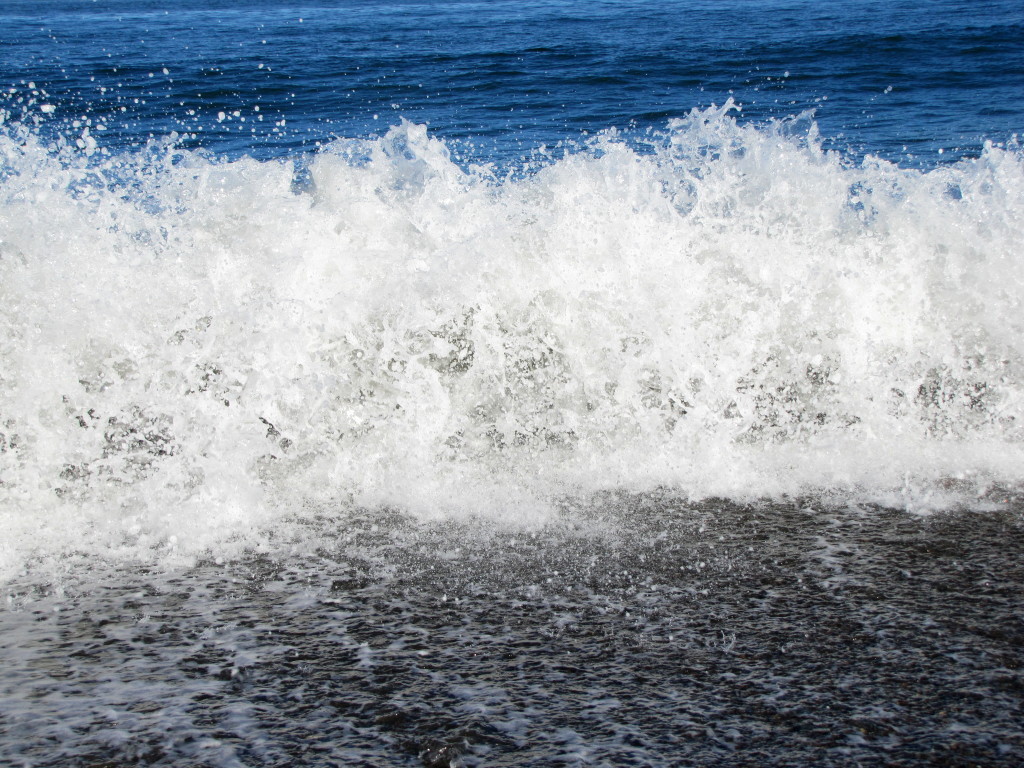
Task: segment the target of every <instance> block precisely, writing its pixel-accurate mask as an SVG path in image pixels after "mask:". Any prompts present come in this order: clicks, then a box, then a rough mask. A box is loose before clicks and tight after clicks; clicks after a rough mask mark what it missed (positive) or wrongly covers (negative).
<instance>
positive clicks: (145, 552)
mask: <svg viewBox="0 0 1024 768" xmlns="http://www.w3.org/2000/svg"><path fill="white" fill-rule="evenodd" d="M46 112H47V110H46V109H45V107H44V108H43V109H42V110H41V113H40V115H41V119H45V117H46ZM736 113H737V108H736V105H735V104H733V103H732V102H731V101H730V102H727V103H726V104H725V105H724V106H722V107H714V108H708V109H704V110H701V109H694V110H693V111H692V112H691V113H690V114H689V115H688V116H686V117H684V118H681V119H675V120H672V121H670V122H669V123H668V124H667V125H666V126H665V127H664V129H661V130H650V131H647V132H646V133H645V134H643V135H641V136H639V137H637V136H631V137H629V138H628V140H627V139H626V138H624V137H622V136H620V135H619V134H618V133H617V132H616V131H614V130H609V131H605V132H602V133H600V134H599V135H597V136H596V137H593V138H591V139H589V140H587V141H586V142H584V143H583V144H581V145H578V146H576V147H573V148H572V149H571V150H570V149H568V148H563V149H561V150H547V151H545V152H544V153H541V154H539V155H537V156H535V158H534V159H533V160H532V161H531V162H530V163H529V164H527V165H525V166H523V167H522V168H520V169H518V170H514V171H508V170H500V169H498V168H496V167H494V166H489V165H477V164H470V165H468V166H467V165H460V164H458V163H456V162H455V161H453V159H452V158H451V156H450V152H449V148H448V147H447V146H446V144H445V143H444V142H443V141H441V140H439V139H437V138H434V137H432V136H431V135H430V132H429V131H428V130H427V127H426V126H424V125H417V124H414V123H410V122H407V121H403V122H401V123H400V124H396V125H394V126H393V127H391V128H390V129H388V130H387V131H386V133H383V134H382V135H379V136H377V137H371V138H362V139H339V140H336V141H334V142H332V143H330V144H328V145H326V146H324V147H323V148H322V149H321V150H320V151H318V152H317V153H315V154H314V155H312V156H308V157H304V158H300V159H278V160H265V161H257V160H254V159H251V158H247V157H241V158H239V159H233V160H229V159H224V158H223V157H217V156H215V155H211V154H209V153H206V152H203V151H201V150H187V149H183V148H181V147H180V146H179V145H178V143H176V138H177V137H176V136H175V135H171V136H169V137H167V138H165V139H160V140H153V141H151V142H150V143H149V144H148V145H147V146H146V147H145V148H143V149H140V150H137V151H120V152H117V151H108V150H106V149H102V148H100V149H98V148H97V145H96V141H95V140H93V139H91V136H90V134H89V129H88V127H86V128H85V129H84V130H82V131H81V133H80V134H79V133H78V132H76V133H75V135H73V136H72V137H71V140H68V139H64V138H61V139H59V140H56V141H54V140H47V139H44V138H43V137H41V136H40V132H39V130H38V127H36V126H32V123H31V122H30V121H27V120H11V119H8V121H7V122H6V124H5V125H4V126H3V133H2V135H0V159H2V161H0V270H2V277H0V286H2V287H0V290H2V298H0V313H2V316H3V320H2V339H0V360H2V363H0V366H2V367H0V370H2V378H0V417H2V418H0V421H2V432H3V435H2V439H0V446H2V450H0V477H2V482H0V516H2V527H3V529H4V530H5V531H6V535H5V536H4V537H3V542H2V544H0V547H2V559H0V573H2V575H3V576H4V577H5V578H9V577H11V576H13V575H16V574H19V573H24V572H25V569H26V568H30V567H32V566H31V564H32V563H38V562H40V561H48V560H52V559H53V558H60V557H64V556H67V555H71V554H75V555H78V554H86V555H90V556H91V555H95V556H99V557H103V558H108V557H113V558H123V557H127V558H129V559H137V560H141V561H145V562H151V561H173V562H188V561H190V560H194V559H195V558H196V557H197V556H200V555H202V554H204V553H207V554H208V553H209V552H211V551H214V552H218V553H224V552H228V551H231V552H241V551H244V550H245V549H247V548H249V549H251V548H256V549H259V548H261V547H263V548H266V547H268V546H271V545H270V544H269V541H270V537H271V536H272V532H273V531H274V530H275V529H281V530H284V529H285V528H288V527H289V526H294V524H296V523H301V522H302V521H303V520H306V519H308V518H310V517H311V516H318V515H322V514H324V513H325V510H332V511H331V512H329V514H340V515H343V514H344V510H352V509H365V508H389V509H399V510H402V511H404V512H407V513H409V514H411V515H413V516H414V517H416V518H417V519H425V520H437V519H443V518H452V517H454V518H465V517H476V518H486V519H488V520H490V521H492V522H493V523H495V524H499V525H506V524H508V525H513V526H519V525H527V526H536V525H543V524H544V522H545V521H550V520H551V519H553V518H554V517H558V516H559V515H561V514H563V513H564V511H565V509H566V508H567V506H569V507H571V506H572V505H573V504H574V503H578V502H579V501H580V500H585V499H587V498H588V497H591V496H593V495H594V494H597V493H600V492H605V491H627V492H634V493H640V492H644V491H653V490H666V489H667V490H670V491H671V492H673V493H674V494H677V495H678V496H680V497H682V498H686V499H691V500H695V501H696V500H701V499H707V498H712V497H722V498H728V499H732V500H734V501H747V500H753V499H758V498H776V499H779V498H787V497H798V496H807V495H812V496H822V497H826V498H829V499H832V500H833V501H834V500H837V499H838V500H841V501H843V502H851V503H858V502H863V503H881V504H884V505H887V506H896V507H900V508H905V509H909V510H913V511H927V510H935V509H949V508H955V507H964V506H966V507H969V508H972V509H989V508H993V507H995V506H997V505H999V504H1001V503H1002V502H1004V501H1005V500H1006V499H1007V498H1008V497H1009V496H1010V495H1012V494H1013V493H1015V492H1016V490H1017V489H1018V488H1019V485H1020V482H1021V480H1022V479H1024V477H1022V474H1021V467H1024V462H1022V458H1024V455H1022V437H1024V432H1022V419H1021V416H1022V414H1021V409H1022V407H1024V402H1022V394H1024V390H1022V386H1024V379H1022V374H1024V368H1022V365H1024V357H1022V342H1021V339H1022V338H1024V333H1022V330H1024V328H1022V324H1024V320H1022V315H1021V312H1020V307H1021V302H1022V299H1024V278H1022V275H1024V271H1022V265H1021V252H1020V243H1021V242H1024V215H1022V213H1024V154H1022V151H1021V149H1020V147H1019V145H1018V144H1016V143H1015V142H1011V143H1010V144H1008V145H1003V146H995V145H993V144H992V143H988V144H986V146H985V147H984V149H983V151H982V152H981V154H980V156H979V157H977V158H971V159H963V160H960V161H958V162H955V163H952V164H949V165H945V166H939V167H934V168H930V169H925V170H922V169H905V168H901V167H900V166H898V165H896V164H894V163H892V162H889V161H886V160H882V159H879V158H875V157H871V156H867V157H865V158H863V159H859V160H855V159H852V158H850V157H849V156H846V155H844V154H843V153H839V152H836V151H826V150H824V149H823V148H822V147H821V144H820V141H819V139H818V136H817V133H816V128H815V126H814V123H813V120H811V119H810V117H809V116H807V115H804V116H799V117H796V118H792V119H788V120H780V121H774V122H771V123H768V124H763V125H753V124H740V123H738V122H737V120H736ZM37 122H39V121H37ZM95 133H96V131H95V130H94V131H93V134H95ZM82 137H85V139H89V141H83V138H82ZM74 139H77V142H76V141H74Z"/></svg>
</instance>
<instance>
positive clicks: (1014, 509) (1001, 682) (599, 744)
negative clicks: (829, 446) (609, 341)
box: [0, 495, 1024, 766]
mask: <svg viewBox="0 0 1024 768" xmlns="http://www.w3.org/2000/svg"><path fill="white" fill-rule="evenodd" d="M1021 509H1022V507H1021V504H1020V501H1019V500H1010V501H1009V502H1008V503H1007V504H1005V505H1004V509H1002V510H1000V511H998V512H990V513H985V514H978V513H973V512H958V513H943V514H939V515H934V516H930V517H915V516H911V515H907V514H906V513H903V512H899V511H891V510H884V509H879V508H861V509H854V508H847V509H836V508H830V507H828V506H827V505H822V504H820V503H816V502H814V501H813V500H803V501H792V502H776V503H773V504H752V505H745V506H739V505H735V504H730V503H727V502H720V501H708V502H705V503H702V504H696V505H695V504H689V503H686V502H683V501H680V500H678V499H675V498H673V497H671V496H664V495H661V496H657V495H656V496H639V497H623V496H616V497H606V498H603V499H597V500H594V502H593V503H592V504H591V505H590V506H589V507H588V508H586V509H577V510H572V511H569V510H566V512H565V515H564V517H563V519H562V521H561V522H560V523H559V524H557V525H552V526H549V527H547V528H544V529H538V530H534V531H517V532H495V531H493V530H485V529H484V528H482V527H479V526H474V525H468V526H467V525H456V524H435V525H424V524H420V523H416V522H414V521H412V520H410V519H409V518H408V517H407V516H404V515H401V514H398V513H392V514H386V513H367V514H364V515H356V516H352V517H349V518H348V519H347V520H346V526H345V529H344V531H339V530H337V529H336V523H335V522H334V521H333V519H331V518H325V519H323V520H322V521H321V522H320V526H321V528H320V531H319V535H320V537H321V544H320V546H319V547H318V548H317V549H316V551H315V552H309V551H306V552H302V553H301V554H300V553H298V552H296V553H294V554H293V555H291V556H289V555H279V556H278V557H273V558H271V557H248V558H242V559H240V560H235V561H230V562H225V563H222V564H214V563H213V562H205V563H202V564H200V565H198V566H196V567H194V568H190V569H186V570H182V571H160V572H153V571H152V570H150V569H145V568H138V569H124V568H122V569H118V570H116V571H104V570H103V569H94V570H91V571H90V572H88V573H87V574H85V575H77V574H74V573H72V574H68V575H67V576H65V578H64V580H63V581H62V582H61V585H60V590H59V592H57V593H51V594H41V593H40V592H39V588H38V587H36V588H34V589H28V588H26V589H25V590H24V591H21V592H19V588H18V586H17V585H14V586H12V587H11V588H10V589H11V594H12V597H11V598H10V600H11V601H13V602H10V603H9V610H8V611H7V612H5V613H4V614H3V615H2V626H3V632H2V635H0V636H2V638H3V644H2V645H0V654H2V656H3V662H4V675H3V682H2V692H3V698H4V700H5V701H6V702H7V704H6V706H5V711H4V714H3V715H2V716H0V728H2V731H0V734H2V737H3V738H2V739H0V744H3V746H2V747H0V760H5V761H9V763H10V764H12V765H18V764H22V762H21V761H24V764H30V765H40V766H49V765H52V766H58V765H60V766H68V765H91V766H99V765H104V766H113V765H118V766H120V765H184V764H188V765H195V766H206V765H210V766H222V765H282V766H283V765H297V764H298V765H339V766H340V765H368V766H369V765H378V766H385V765H429V766H442V765H443V766H448V765H449V764H454V765H467V766H468V765H509V766H512V765H555V764H569V765H608V766H620V765H669V764H671V765H836V766H852V765H869V764H870V765H879V764H886V765H922V766H923V765H951V766H952V765H1007V766H1008V765H1014V764H1017V763H1019V762H1020V760H1021V759H1022V758H1024V738H1022V735H1021V729H1020V722H1021V719H1022V717H1024V712H1022V699H1021V692H1022V689H1024V677H1022V669H1021V662H1022V660H1024V642H1022V641H1024V619H1022V617H1024V570H1022V567H1021V558H1020V553H1021V551H1022V545H1024V519H1022V515H1021Z"/></svg>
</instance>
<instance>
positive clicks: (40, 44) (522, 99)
mask: <svg viewBox="0 0 1024 768" xmlns="http://www.w3.org/2000/svg"><path fill="white" fill-rule="evenodd" d="M0 23H2V25H3V30H4V32H3V35H2V38H0V82H2V84H3V86H5V90H7V91H8V95H7V98H6V102H7V109H9V110H11V111H12V112H13V114H14V115H15V116H17V115H18V113H19V109H21V108H27V101H26V100H25V97H27V96H30V95H31V94H32V91H33V90H37V89H41V90H42V91H45V92H46V93H47V94H48V96H47V97H45V100H47V101H49V102H50V103H52V104H53V105H54V107H55V111H54V113H53V115H52V116H51V118H50V119H49V120H48V123H49V124H50V130H51V131H55V132H59V131H65V132H66V131H68V130H69V123H73V122H74V121H76V120H77V121H80V122H81V121H83V120H89V119H92V120H93V121H95V122H96V123H100V124H103V125H105V126H106V132H105V133H104V136H103V145H104V146H106V147H109V148H111V149H118V148H121V147H131V146H139V145H141V144H143V143H145V142H146V141H147V140H148V139H150V138H153V137H161V136H166V135H168V134H170V133H171V132H177V133H178V134H179V135H180V143H181V146H184V147H189V148H191V147H199V146H201V147H206V148H208V149H210V150H211V151H213V152H216V153H224V154H228V155H231V156H237V155H241V154H250V155H253V156H257V157H273V156H281V155H287V154H290V153H295V152H303V151H312V150H313V149H314V148H315V147H316V146H318V145H320V144H322V143H323V142H327V141H330V140H332V139H335V138H337V137H365V136H368V135H373V134H379V133H383V132H384V131H385V130H386V128H387V127H388V126H390V125H393V124H395V123H396V122H397V121H398V120H399V118H402V117H404V118H406V119H408V120H410V121H413V122H416V123H425V124H428V125H429V126H430V127H431V131H432V132H433V133H434V134H435V135H436V136H438V137H440V138H443V139H445V140H456V141H457V142H458V144H457V146H458V151H459V152H460V154H462V155H464V156H465V157H467V158H472V159H474V160H476V161H488V160H499V161H501V162H505V163H508V162H517V161H521V160H522V158H523V157H524V156H529V154H530V153H531V152H532V151H533V150H536V149H537V148H538V147H541V146H549V147H550V146H554V145H557V144H559V143H564V142H579V141H580V140H581V138H582V137H583V136H585V135H586V134H587V133H591V134H592V133H594V132H597V131H601V130H606V129H608V128H611V127H617V128H619V129H620V130H624V131H629V132H635V133H638V134H641V135H642V133H643V132H644V131H646V130H647V129H650V128H655V129H661V128H663V127H664V125H665V123H666V121H667V120H668V119H669V118H674V117H681V116H683V115H685V114H686V113H687V112H689V111H690V110H691V109H693V108H694V107H707V106H709V105H711V104H719V105H720V104H722V103H723V102H725V101H726V100H727V99H729V98H732V99H734V100H735V101H736V102H737V103H738V104H740V105H742V107H743V110H742V113H741V119H743V120H749V121H754V122H763V121H767V120H769V119H771V118H781V117H786V116H789V115H796V114H801V113H804V112H805V111H813V115H814V119H815V120H816V121H817V123H818V126H819V128H820V130H821V133H822V135H823V136H824V137H825V139H826V142H827V145H828V146H830V147H835V148H837V149H839V150H842V151H851V152H853V153H854V154H860V153H872V154H878V155H880V156H883V157H886V158H890V159H898V160H900V161H901V162H903V163H910V164H923V165H928V166H930V165H934V164H935V163H936V162H940V161H951V160H954V159H956V158H959V157H964V156H977V155H978V154H979V152H980V151H981V147H982V145H983V143H984V141H986V140H990V141H993V142H1005V141H1007V140H1009V139H1010V138H1011V137H1012V136H1014V135H1016V134H1017V133H1018V132H1019V131H1020V130H1021V127H1022V125H1024V112H1022V108H1021V106H1020V104H1021V101H1020V96H1021V94H1022V93H1024V60H1022V53H1021V51H1022V48H1024V11H1022V10H1021V7H1020V4H1019V3H1015V2H1012V1H1009V0H1003V1H1000V2H991V3H982V4H979V3H970V2H956V1H955V0H940V1H939V2H909V3H893V2H886V0H875V1H871V2H853V1H850V2H830V3H819V2H813V1H811V0H806V1H803V2H801V1H798V0H787V1H776V0H744V1H743V2H739V3H722V2H711V1H708V2H698V1H690V0H685V1H684V0H652V1H650V2H645V1H642V0H631V1H630V2H588V3H573V2H507V1H505V0H499V1H498V2H472V1H470V0H455V1H452V2H370V1H369V0H366V1H363V0H333V1H332V2H320V3H313V4H303V3H286V2H274V1H272V0H264V1H262V2H252V3H240V2H224V1H223V0H222V1H220V2H196V1H194V0H186V1H185V2H178V3H173V4H168V3H161V2H134V1H129V0H125V1H124V2H121V1H119V0H101V1H97V2H59V1H54V2H47V3H46V4H45V5H40V4H39V3H37V2H31V0H8V1H7V2H5V3H4V4H3V8H2V9H0ZM30 83H34V84H35V86H36V88H35V89H33V88H31V87H29V84H30ZM39 101H40V102H41V101H43V99H42V98H41V99H39ZM257 110H258V111H257ZM221 115H223V117H221ZM940 152H943V153H945V154H944V155H942V156H940V155H939V154H938V153H940Z"/></svg>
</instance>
